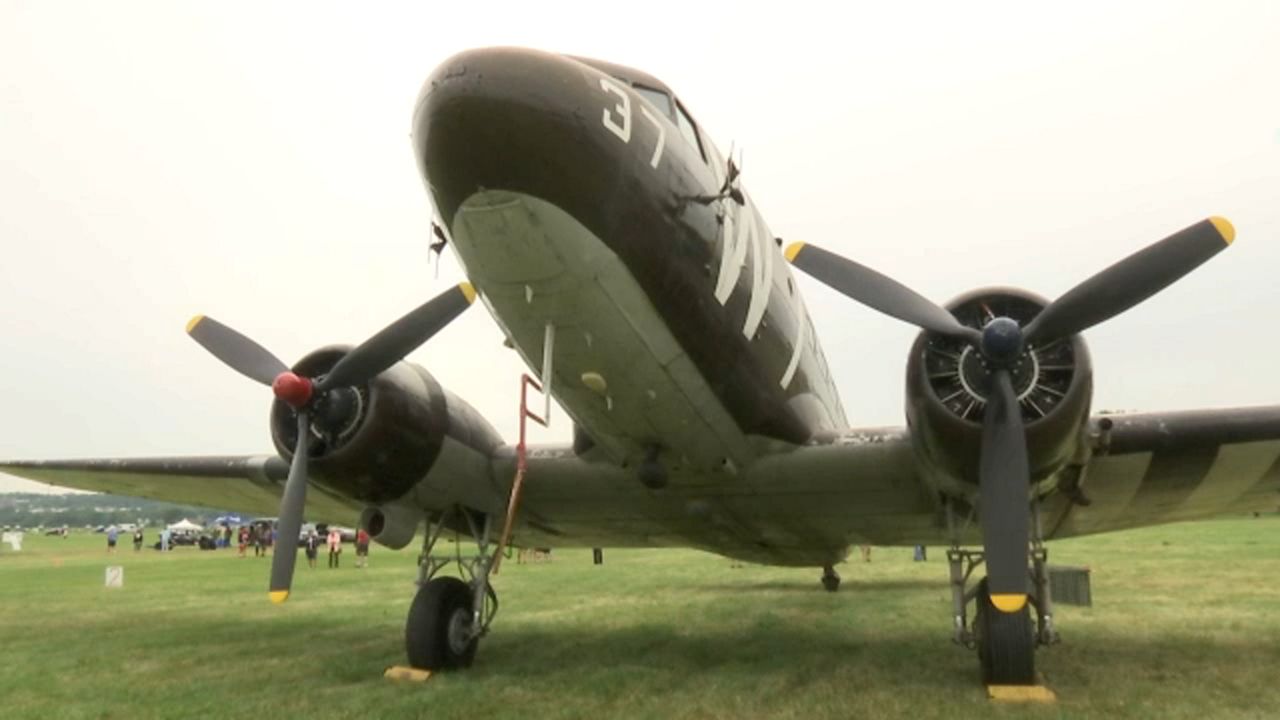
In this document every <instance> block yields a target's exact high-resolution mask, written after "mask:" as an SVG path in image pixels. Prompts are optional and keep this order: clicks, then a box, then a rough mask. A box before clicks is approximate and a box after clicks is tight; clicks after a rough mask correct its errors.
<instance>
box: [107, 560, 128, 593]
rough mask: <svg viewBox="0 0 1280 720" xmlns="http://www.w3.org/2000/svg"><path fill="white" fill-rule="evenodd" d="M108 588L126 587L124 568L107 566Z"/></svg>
mask: <svg viewBox="0 0 1280 720" xmlns="http://www.w3.org/2000/svg"><path fill="white" fill-rule="evenodd" d="M107 587H109V588H118V587H124V567H122V566H120V565H108V566H107Z"/></svg>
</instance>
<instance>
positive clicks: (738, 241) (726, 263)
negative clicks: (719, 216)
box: [716, 205, 752, 305]
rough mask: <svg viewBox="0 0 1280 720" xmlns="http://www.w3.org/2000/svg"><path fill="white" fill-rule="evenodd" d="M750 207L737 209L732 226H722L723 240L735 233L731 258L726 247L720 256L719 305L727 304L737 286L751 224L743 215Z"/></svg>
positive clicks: (717, 288) (717, 281)
mask: <svg viewBox="0 0 1280 720" xmlns="http://www.w3.org/2000/svg"><path fill="white" fill-rule="evenodd" d="M750 207H751V206H750V205H743V206H741V207H739V208H738V217H737V220H736V222H734V223H732V225H731V224H730V223H727V222H726V223H725V226H724V237H725V240H728V239H729V238H730V237H731V235H730V231H731V230H736V231H737V232H735V233H733V235H732V237H733V238H734V241H733V254H732V256H730V252H729V248H728V246H726V247H725V249H724V252H723V253H722V254H721V255H720V277H719V279H717V280H716V300H719V301H720V304H721V305H723V304H725V303H727V302H729V296H730V295H732V294H733V287H734V286H735V285H737V284H738V275H740V274H741V273H742V265H743V262H744V261H745V260H746V254H747V243H748V242H749V241H750V237H749V234H750V232H751V226H752V223H751V218H750V216H749V215H747V216H746V217H744V215H746V214H747V213H749V212H750Z"/></svg>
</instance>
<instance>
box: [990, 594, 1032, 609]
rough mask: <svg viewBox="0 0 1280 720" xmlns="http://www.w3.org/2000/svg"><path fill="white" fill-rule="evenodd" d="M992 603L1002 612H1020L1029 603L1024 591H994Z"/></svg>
mask: <svg viewBox="0 0 1280 720" xmlns="http://www.w3.org/2000/svg"><path fill="white" fill-rule="evenodd" d="M991 604H992V605H995V606H996V609H997V610H999V611H1000V612H1006V613H1013V612H1018V611H1019V610H1021V609H1022V608H1023V606H1024V605H1026V604H1027V596H1026V595H1025V594H1024V593H1007V594H1001V593H992V594H991Z"/></svg>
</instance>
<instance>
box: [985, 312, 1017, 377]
mask: <svg viewBox="0 0 1280 720" xmlns="http://www.w3.org/2000/svg"><path fill="white" fill-rule="evenodd" d="M981 349H982V355H983V356H984V357H985V358H986V359H987V361H988V362H991V363H993V364H995V365H999V366H1004V367H1008V366H1010V365H1012V364H1013V363H1014V361H1016V360H1017V359H1018V356H1019V355H1021V354H1022V327H1021V326H1019V325H1018V321H1016V320H1014V319H1013V318H1007V317H998V318H993V319H992V320H991V322H989V323H987V325H986V327H984V328H982V348H981Z"/></svg>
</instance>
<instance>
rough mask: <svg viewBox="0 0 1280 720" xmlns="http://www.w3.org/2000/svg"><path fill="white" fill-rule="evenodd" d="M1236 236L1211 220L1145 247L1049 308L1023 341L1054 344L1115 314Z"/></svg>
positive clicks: (1223, 221) (1228, 225) (1217, 220)
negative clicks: (1054, 341)
mask: <svg viewBox="0 0 1280 720" xmlns="http://www.w3.org/2000/svg"><path fill="white" fill-rule="evenodd" d="M1235 237H1236V231H1235V228H1233V227H1232V226H1231V223H1229V222H1227V220H1226V218H1220V217H1212V218H1209V219H1208V220H1201V221H1200V222H1198V223H1196V224H1195V225H1192V226H1191V227H1188V228H1184V229H1182V230H1179V231H1178V232H1176V233H1174V234H1172V235H1170V236H1169V237H1167V238H1165V239H1163V240H1161V241H1159V242H1157V243H1154V244H1152V245H1148V246H1147V247H1146V248H1143V249H1142V250H1139V251H1138V252H1136V253H1134V254H1132V255H1130V256H1129V257H1127V258H1125V259H1123V260H1121V261H1120V262H1118V263H1116V264H1114V265H1112V266H1111V267H1109V268H1106V269H1105V270H1103V271H1101V272H1099V273H1098V274H1096V275H1094V276H1093V277H1091V278H1089V279H1088V280H1085V281H1084V282H1082V283H1080V284H1079V285H1076V286H1075V287H1074V288H1072V289H1071V290H1068V291H1067V292H1066V294H1064V295H1062V297H1059V298H1058V299H1057V300H1054V301H1053V302H1051V303H1049V306H1048V307H1046V308H1045V309H1044V310H1042V311H1041V312H1040V314H1039V315H1037V316H1036V317H1035V319H1034V320H1032V321H1031V324H1030V325H1028V326H1027V331H1026V338H1027V342H1028V343H1030V344H1033V345H1034V344H1038V343H1040V342H1052V341H1053V340H1057V339H1059V338H1063V337H1066V336H1068V335H1074V334H1076V333H1078V332H1082V331H1084V330H1087V329H1089V328H1091V327H1093V326H1094V325H1097V324H1098V323H1100V322H1103V321H1104V320H1108V319H1110V318H1112V317H1115V316H1116V315H1119V314H1120V313H1122V312H1124V311H1126V310H1128V309H1129V308H1131V307H1133V306H1135V305H1137V304H1138V303H1140V302H1142V301H1143V300H1146V299H1147V298H1149V297H1151V296H1152V295H1155V294H1156V293H1158V292H1160V291H1161V290H1163V289H1165V288H1166V287H1168V286H1169V285H1171V284H1173V282H1174V281H1176V280H1178V279H1179V278H1181V277H1182V276H1183V275H1186V274H1187V273H1189V272H1191V271H1192V270H1194V269H1196V268H1197V267H1199V266H1200V265H1201V264H1202V263H1204V262H1205V261H1206V260H1208V259H1209V258H1211V257H1213V256H1214V255H1217V254H1218V253H1219V252H1221V251H1222V250H1225V249H1226V247H1227V246H1228V245H1230V244H1231V241H1232V240H1234V239H1235Z"/></svg>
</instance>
